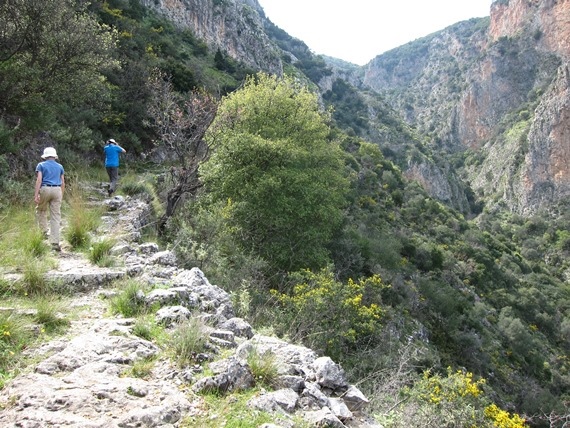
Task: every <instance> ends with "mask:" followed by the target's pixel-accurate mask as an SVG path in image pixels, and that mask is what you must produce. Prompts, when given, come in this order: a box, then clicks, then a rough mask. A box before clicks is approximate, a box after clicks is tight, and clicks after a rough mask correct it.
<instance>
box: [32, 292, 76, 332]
mask: <svg viewBox="0 0 570 428" xmlns="http://www.w3.org/2000/svg"><path fill="white" fill-rule="evenodd" d="M36 310H37V312H36V316H35V321H36V322H37V323H39V324H41V325H42V326H43V329H44V331H45V332H46V333H50V334H53V333H56V334H58V333H63V332H64V331H65V330H66V329H67V327H69V324H70V321H69V319H67V318H65V317H63V316H62V313H63V312H64V310H65V304H64V303H63V302H62V301H61V299H59V298H57V297H53V296H43V297H41V298H39V299H38V300H37V301H36Z"/></svg>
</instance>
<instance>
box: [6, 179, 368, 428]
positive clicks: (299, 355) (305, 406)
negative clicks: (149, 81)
mask: <svg viewBox="0 0 570 428" xmlns="http://www.w3.org/2000/svg"><path fill="white" fill-rule="evenodd" d="M100 193H101V194H102V195H104V190H103V188H101V189H100ZM99 199H100V201H99V203H103V204H105V205H106V207H107V212H106V213H105V215H104V216H103V218H102V225H101V226H100V227H99V229H98V231H97V233H98V234H100V235H101V236H107V237H112V238H114V239H115V240H116V244H115V246H114V247H113V250H112V253H113V256H114V257H115V258H116V259H117V260H118V262H117V263H116V267H113V268H100V267H97V266H93V265H91V264H90V263H89V262H88V260H87V259H86V258H85V257H84V256H83V255H81V254H79V253H72V252H70V251H69V250H66V249H65V247H64V252H63V253H62V254H61V255H58V256H57V258H58V266H57V267H56V268H55V269H53V270H52V271H50V272H49V273H48V274H47V276H48V278H49V279H52V280H55V281H59V282H60V283H63V284H65V285H66V286H68V287H70V288H71V289H72V290H73V298H72V301H71V303H70V308H69V309H70V312H76V311H77V312H78V313H79V314H80V316H79V317H78V316H74V317H71V319H70V322H71V324H70V327H69V330H68V332H67V333H66V334H65V335H64V336H63V337H59V338H57V339H54V340H52V341H50V342H47V343H44V344H42V345H41V346H39V347H37V348H34V349H29V350H27V351H26V352H27V353H28V355H29V356H30V357H32V360H33V361H35V363H34V364H33V365H32V366H30V367H28V369H27V370H26V371H24V372H23V373H21V374H20V375H19V376H17V377H16V378H15V379H13V380H11V381H10V382H8V383H7V384H6V386H5V387H4V388H3V389H2V390H0V409H1V411H0V426H1V427H21V428H41V427H86V428H87V427H89V428H111V427H125V428H131V427H133V428H134V427H194V426H195V427H199V426H202V424H200V423H199V422H196V421H198V420H204V419H201V417H202V416H203V415H204V414H205V413H206V412H211V409H207V406H206V405H205V402H204V398H203V396H204V394H205V393H208V392H210V391H217V392H218V393H230V392H232V391H240V390H246V389H248V388H252V387H254V386H255V379H254V377H253V375H252V372H251V370H250V368H249V366H248V364H247V355H248V354H249V353H250V352H252V351H255V352H257V353H258V354H259V355H263V354H264V353H266V352H271V353H272V354H273V355H275V357H276V362H277V365H278V368H279V380H278V385H277V387H276V388H275V389H274V390H271V391H265V390H261V392H260V393H259V394H256V396H255V397H254V398H253V399H251V400H250V401H249V402H248V406H249V407H251V409H252V410H253V409H255V410H261V411H265V412H269V413H270V414H272V415H274V416H275V418H274V422H273V424H265V425H263V426H264V427H266V428H270V427H273V428H275V427H283V428H286V427H295V426H296V425H295V422H294V421H295V420H296V421H299V420H303V421H305V423H307V426H329V427H339V428H341V427H361V428H366V427H370V428H374V427H378V425H377V424H376V423H375V422H374V421H373V420H372V419H371V418H370V417H368V416H367V415H366V413H365V409H366V405H367V404H368V400H367V399H366V397H365V396H364V395H363V394H362V392H361V391H360V390H358V388H357V387H356V386H354V385H351V384H349V383H348V381H347V380H346V378H345V375H344V372H343V370H342V368H341V367H340V366H339V365H338V364H336V363H334V362H333V361H332V360H331V359H330V358H328V357H318V356H317V355H316V353H315V352H313V351H312V350H310V349H308V348H305V347H302V346H297V345H293V344H290V343H287V342H285V341H282V340H280V339H277V338H275V337H268V336H263V335H259V334H256V333H255V332H254V330H253V328H252V327H251V325H250V324H249V323H248V322H247V321H246V320H243V319H241V318H236V317H235V316H234V311H233V308H232V304H231V300H230V296H229V294H228V293H226V292H225V291H224V290H222V289H221V288H219V287H217V286H215V285H212V284H211V283H210V282H209V281H208V279H207V278H206V276H205V275H204V273H203V272H201V271H200V270H199V269H197V268H193V269H190V270H187V269H182V268H180V267H178V266H177V263H176V257H175V254H174V253H172V252H171V251H168V250H166V251H160V249H159V247H158V245H156V244H155V243H148V242H146V243H145V242H141V230H142V228H143V226H144V225H145V224H147V223H148V221H149V220H150V208H149V206H148V204H147V203H146V202H145V201H143V200H139V199H136V198H131V197H124V198H123V197H121V196H115V197H114V198H113V199H104V198H103V197H101V198H99ZM126 277H129V278H134V279H136V280H137V281H138V282H139V283H140V284H141V285H144V286H145V287H144V288H145V289H148V288H152V291H150V292H148V293H146V294H144V293H142V291H141V293H140V294H141V296H140V298H141V299H144V303H145V304H148V305H153V307H156V306H158V307H160V309H159V310H158V311H157V312H156V314H155V317H156V320H157V321H158V322H159V323H161V324H163V325H164V326H166V327H167V328H168V329H174V328H175V327H176V326H177V325H178V323H180V322H183V321H185V320H188V319H190V318H192V317H198V318H200V319H201V320H202V321H203V322H204V323H205V325H206V326H207V329H206V331H205V333H204V334H205V335H207V340H208V349H209V351H208V353H206V354H204V355H203V356H202V359H203V360H204V362H203V363H202V364H201V365H198V364H193V365H191V366H189V367H180V366H179V365H177V364H176V363H175V362H174V361H173V360H172V359H171V358H169V356H168V355H166V353H165V352H163V350H162V349H161V348H160V347H159V346H157V345H156V344H154V343H152V342H150V341H147V340H145V339H142V338H141V337H138V336H136V335H134V334H133V326H134V325H135V323H136V320H135V319H130V318H123V317H114V316H111V315H110V313H109V311H108V299H109V297H111V296H113V295H115V294H116V293H117V291H116V290H115V289H114V288H113V283H114V281H116V280H118V279H121V278H126ZM4 279H6V280H9V281H16V280H18V275H17V274H14V273H12V274H6V275H4ZM149 286H151V287H149ZM142 288H143V287H142V286H141V289H142ZM3 310H12V311H18V308H3ZM222 351H223V355H224V356H225V357H224V358H221V357H220V354H221V353H222ZM228 354H229V356H226V355H228ZM141 361H152V369H151V370H150V371H149V373H148V374H145V376H135V375H134V374H133V370H132V368H133V365H134V364H137V362H141ZM206 365H207V366H208V368H209V372H211V373H213V374H212V375H210V376H206V375H205V374H204V367H205V366H206ZM208 416H211V417H214V415H208ZM209 426H215V424H214V425H209ZM219 426H224V425H223V423H222V422H221V421H220V425H219Z"/></svg>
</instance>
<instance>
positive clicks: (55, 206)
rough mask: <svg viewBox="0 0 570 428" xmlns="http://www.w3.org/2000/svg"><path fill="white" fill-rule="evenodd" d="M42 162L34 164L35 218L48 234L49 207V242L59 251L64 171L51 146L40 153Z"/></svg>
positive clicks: (44, 232) (45, 234) (45, 233)
mask: <svg viewBox="0 0 570 428" xmlns="http://www.w3.org/2000/svg"><path fill="white" fill-rule="evenodd" d="M42 159H44V161H43V162H40V163H39V164H38V166H36V188H35V193H34V201H35V202H36V218H37V221H38V225H39V226H40V229H41V230H42V232H43V234H44V236H47V235H48V222H47V211H48V208H49V213H50V222H49V242H50V244H51V247H52V249H53V250H54V251H58V252H59V251H61V246H60V245H59V230H60V224H61V201H62V200H63V192H64V190H65V178H64V174H65V171H64V169H63V166H62V165H61V164H60V163H58V162H56V161H55V160H56V159H57V152H56V151H55V149H54V148H53V147H46V148H45V149H44V152H43V154H42Z"/></svg>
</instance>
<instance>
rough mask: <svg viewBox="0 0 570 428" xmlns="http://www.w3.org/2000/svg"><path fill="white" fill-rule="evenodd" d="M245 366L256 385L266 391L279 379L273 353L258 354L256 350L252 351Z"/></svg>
mask: <svg viewBox="0 0 570 428" xmlns="http://www.w3.org/2000/svg"><path fill="white" fill-rule="evenodd" d="M247 364H248V365H249V369H250V370H251V374H252V375H253V378H254V379H255V383H256V384H257V385H259V386H262V387H264V388H268V389H272V388H274V387H275V385H276V383H277V379H278V378H279V368H278V366H277V359H276V357H275V354H274V353H273V352H271V351H268V352H264V353H263V354H260V353H259V352H258V351H257V350H256V349H252V350H251V351H250V352H249V353H248V355H247Z"/></svg>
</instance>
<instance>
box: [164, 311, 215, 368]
mask: <svg viewBox="0 0 570 428" xmlns="http://www.w3.org/2000/svg"><path fill="white" fill-rule="evenodd" d="M204 327H205V326H204V324H203V322H202V320H200V319H199V318H190V319H189V320H188V321H186V322H183V323H181V324H178V326H177V327H176V330H174V332H173V333H172V336H171V338H170V342H169V347H170V349H171V350H172V352H173V354H174V359H175V360H176V362H177V363H178V365H179V366H180V367H185V366H187V365H189V364H191V363H192V362H193V361H194V360H195V357H196V355H197V354H199V353H201V352H203V351H204V350H205V346H206V342H207V337H206V333H205V329H204Z"/></svg>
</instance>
